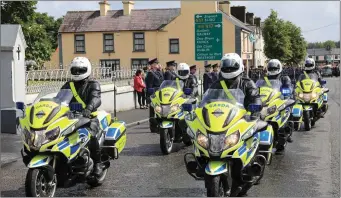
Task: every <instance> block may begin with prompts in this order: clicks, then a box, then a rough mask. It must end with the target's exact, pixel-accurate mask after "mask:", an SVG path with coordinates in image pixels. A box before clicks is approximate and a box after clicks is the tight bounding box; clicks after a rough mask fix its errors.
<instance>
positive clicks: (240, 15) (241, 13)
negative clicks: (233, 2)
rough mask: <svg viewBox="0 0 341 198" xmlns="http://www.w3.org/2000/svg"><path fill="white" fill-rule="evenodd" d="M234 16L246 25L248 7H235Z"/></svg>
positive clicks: (232, 10) (233, 8)
mask: <svg viewBox="0 0 341 198" xmlns="http://www.w3.org/2000/svg"><path fill="white" fill-rule="evenodd" d="M231 14H232V16H234V17H236V18H237V19H238V20H239V21H241V22H243V23H246V7H245V6H233V7H231Z"/></svg>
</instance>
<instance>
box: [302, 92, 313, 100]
mask: <svg viewBox="0 0 341 198" xmlns="http://www.w3.org/2000/svg"><path fill="white" fill-rule="evenodd" d="M311 97H312V94H311V93H305V94H303V99H304V101H306V102H309V101H310V100H311Z"/></svg>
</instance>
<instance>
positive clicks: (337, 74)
mask: <svg viewBox="0 0 341 198" xmlns="http://www.w3.org/2000/svg"><path fill="white" fill-rule="evenodd" d="M333 75H334V76H335V77H339V76H340V67H339V66H336V67H334V68H333Z"/></svg>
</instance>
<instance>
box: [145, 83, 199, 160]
mask: <svg viewBox="0 0 341 198" xmlns="http://www.w3.org/2000/svg"><path fill="white" fill-rule="evenodd" d="M183 87H184V83H183V82H182V81H180V80H179V79H178V78H177V79H176V80H165V81H163V82H162V84H161V86H160V88H159V89H158V90H156V91H155V90H154V89H153V88H149V89H148V92H149V94H152V95H151V105H152V107H153V108H154V111H155V117H154V118H150V122H151V123H153V125H154V126H158V133H159V134H160V148H161V151H162V153H163V154H165V155H168V154H170V153H171V152H172V149H173V144H174V143H180V142H183V143H184V144H185V145H187V146H190V145H192V141H191V139H190V137H189V136H188V135H187V133H186V129H187V125H186V122H185V115H186V114H187V113H188V112H186V111H183V108H182V106H181V105H182V104H184V103H189V104H191V105H195V104H196V102H197V100H196V99H195V98H192V97H190V96H189V95H190V94H191V92H192V90H191V89H190V88H188V89H185V90H184V91H183Z"/></svg>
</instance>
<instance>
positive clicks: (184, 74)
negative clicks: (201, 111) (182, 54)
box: [177, 63, 196, 97]
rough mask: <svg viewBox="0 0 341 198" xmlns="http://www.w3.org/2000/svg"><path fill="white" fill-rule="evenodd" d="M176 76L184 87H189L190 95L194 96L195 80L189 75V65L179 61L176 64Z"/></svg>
mask: <svg viewBox="0 0 341 198" xmlns="http://www.w3.org/2000/svg"><path fill="white" fill-rule="evenodd" d="M177 78H179V79H180V80H182V81H183V82H184V89H185V88H191V89H192V93H191V96H192V97H195V94H196V93H195V91H194V88H195V86H196V82H195V81H194V79H193V78H192V77H191V75H190V72H189V65H188V64H187V63H180V64H179V66H178V72H177Z"/></svg>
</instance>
